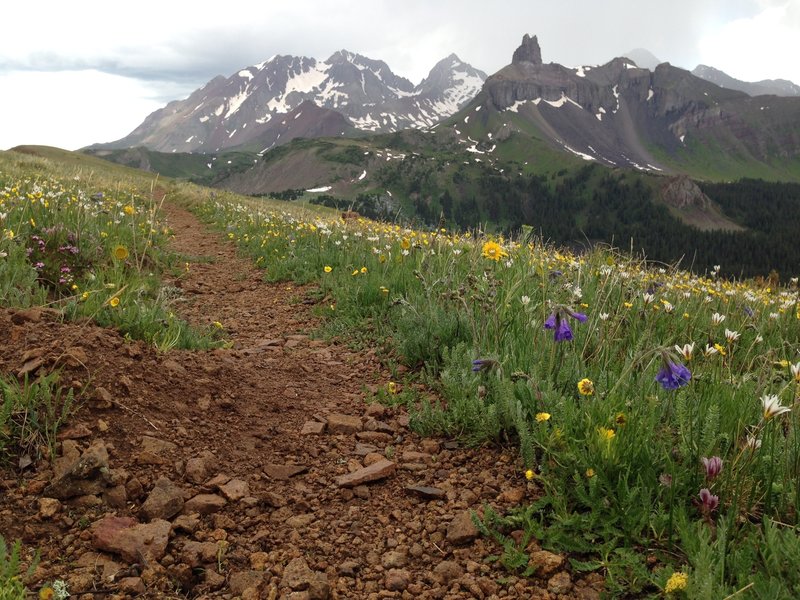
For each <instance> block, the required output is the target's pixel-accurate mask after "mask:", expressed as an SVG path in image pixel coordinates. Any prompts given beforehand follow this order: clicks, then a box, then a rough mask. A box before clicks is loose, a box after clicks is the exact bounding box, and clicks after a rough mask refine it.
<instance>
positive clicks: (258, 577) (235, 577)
mask: <svg viewBox="0 0 800 600" xmlns="http://www.w3.org/2000/svg"><path fill="white" fill-rule="evenodd" d="M263 581H264V573H263V572H262V571H239V572H237V573H232V574H231V576H230V580H229V582H228V588H229V589H230V592H231V594H233V595H235V596H241V595H242V594H243V593H244V591H245V590H248V589H251V588H258V586H259V585H261V583H262V582H263Z"/></svg>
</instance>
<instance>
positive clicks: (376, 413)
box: [364, 402, 386, 419]
mask: <svg viewBox="0 0 800 600" xmlns="http://www.w3.org/2000/svg"><path fill="white" fill-rule="evenodd" d="M385 414H386V407H385V406H383V405H382V404H379V403H378V402H373V403H372V404H367V408H365V409H364V416H365V417H372V418H374V419H380V418H381V417H382V416H383V415H385Z"/></svg>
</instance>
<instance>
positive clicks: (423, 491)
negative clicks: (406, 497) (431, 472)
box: [405, 485, 447, 500]
mask: <svg viewBox="0 0 800 600" xmlns="http://www.w3.org/2000/svg"><path fill="white" fill-rule="evenodd" d="M405 490H406V493H408V494H411V495H413V496H419V497H420V498H424V499H425V500H442V499H444V498H447V492H445V491H444V490H442V489H440V488H437V487H430V486H427V485H409V486H407V487H406V488H405Z"/></svg>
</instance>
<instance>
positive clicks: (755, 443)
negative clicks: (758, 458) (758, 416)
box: [744, 435, 761, 452]
mask: <svg viewBox="0 0 800 600" xmlns="http://www.w3.org/2000/svg"><path fill="white" fill-rule="evenodd" d="M744 447H745V449H747V450H751V451H753V452H755V451H756V450H758V449H759V448H761V440H760V439H758V438H757V437H755V436H754V435H748V436H747V440H746V441H745V443H744Z"/></svg>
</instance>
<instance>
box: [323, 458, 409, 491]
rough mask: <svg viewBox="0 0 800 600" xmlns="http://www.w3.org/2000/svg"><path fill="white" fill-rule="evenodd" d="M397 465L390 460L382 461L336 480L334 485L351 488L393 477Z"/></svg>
mask: <svg viewBox="0 0 800 600" xmlns="http://www.w3.org/2000/svg"><path fill="white" fill-rule="evenodd" d="M396 468H397V465H396V464H395V463H393V462H392V461H390V460H386V459H383V460H381V461H380V462H376V463H375V464H372V465H369V466H368V467H364V468H362V469H359V470H357V471H354V472H353V473H347V474H346V475H341V476H339V477H337V478H336V485H338V486H339V487H348V488H352V487H355V486H357V485H361V484H362V483H368V482H370V481H377V480H379V479H385V478H386V477H389V476H390V475H393V474H394V472H395V470H396Z"/></svg>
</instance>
